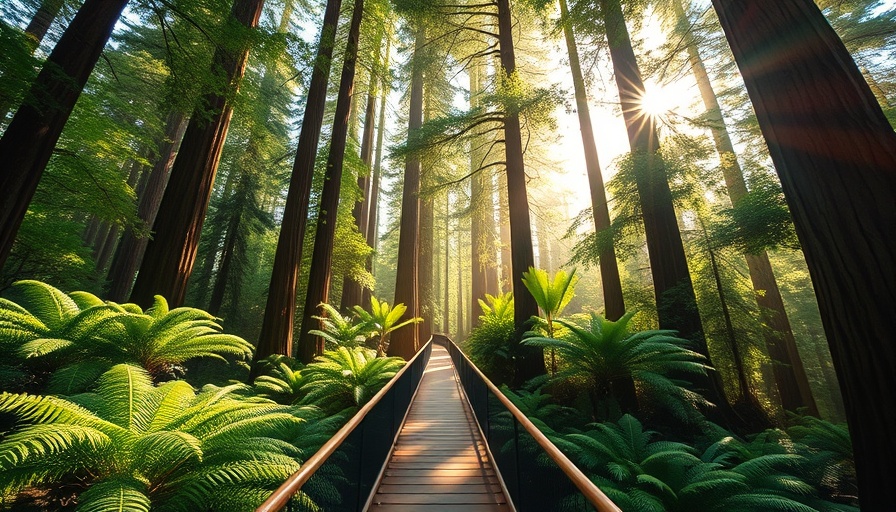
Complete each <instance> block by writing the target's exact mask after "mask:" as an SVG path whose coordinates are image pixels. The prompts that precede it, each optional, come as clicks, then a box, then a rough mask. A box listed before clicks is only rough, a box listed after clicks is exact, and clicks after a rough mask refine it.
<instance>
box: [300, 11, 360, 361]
mask: <svg viewBox="0 0 896 512" xmlns="http://www.w3.org/2000/svg"><path fill="white" fill-rule="evenodd" d="M363 15H364V0H355V5H354V7H353V9H352V20H351V24H350V25H349V29H348V42H347V43H346V47H345V54H344V57H343V62H342V76H341V77H340V80H339V94H338V95H337V99H336V115H335V118H334V120H333V132H332V136H331V138H330V153H329V155H328V156H327V166H326V168H325V170H324V186H323V191H322V192H321V196H320V208H319V210H318V214H317V229H316V230H315V233H314V252H313V253H312V256H311V270H310V271H309V273H308V292H307V295H306V298H305V307H304V308H303V310H302V330H301V342H300V344H299V349H298V356H299V359H301V360H302V362H304V363H306V364H307V363H310V362H311V361H313V360H314V357H315V356H317V355H319V354H320V353H322V352H323V349H324V344H323V339H322V338H320V337H319V336H315V335H313V334H310V333H309V332H308V331H310V330H313V329H317V328H319V322H318V320H317V319H315V318H313V317H314V316H316V315H317V314H318V313H320V311H319V310H318V305H319V304H321V303H324V302H329V300H330V279H331V276H332V270H333V269H332V263H333V244H334V242H335V240H336V218H337V212H338V210H339V192H340V190H341V188H342V187H341V184H342V169H343V167H344V165H343V164H344V160H345V147H346V138H347V137H348V127H349V126H348V125H349V110H351V103H352V92H353V91H354V87H355V67H356V66H355V65H356V62H357V57H358V37H359V34H360V31H361V20H362V18H363Z"/></svg>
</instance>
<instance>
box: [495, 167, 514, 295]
mask: <svg viewBox="0 0 896 512" xmlns="http://www.w3.org/2000/svg"><path fill="white" fill-rule="evenodd" d="M508 204H509V201H508V200H507V173H502V174H500V175H499V176H498V219H499V221H500V224H501V225H500V228H499V236H500V237H501V292H502V293H513V288H514V282H513V278H512V277H511V269H510V264H511V261H510V218H509V217H510V215H509V214H508V212H507V210H508V209H509V207H508Z"/></svg>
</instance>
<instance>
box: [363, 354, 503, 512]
mask: <svg viewBox="0 0 896 512" xmlns="http://www.w3.org/2000/svg"><path fill="white" fill-rule="evenodd" d="M368 510H370V511H371V512H373V511H377V512H416V511H420V512H455V511H456V512H461V511H462V512H510V511H511V510H513V509H512V507H511V506H510V505H508V504H507V498H506V497H505V496H504V493H503V491H502V489H501V484H500V483H499V481H498V476H497V474H496V473H495V470H494V468H493V467H492V465H491V462H490V461H489V459H488V454H487V452H486V450H485V445H484V444H483V440H482V437H481V436H480V435H479V430H478V429H477V427H476V424H475V420H474V419H473V415H472V413H471V412H470V407H469V405H468V404H467V402H466V401H465V400H464V399H462V395H461V393H460V389H459V388H458V383H457V378H456V376H455V373H454V366H453V365H452V363H451V357H450V356H449V355H448V351H447V350H445V348H444V347H442V346H441V345H433V348H432V356H431V357H430V360H429V364H428V365H427V367H426V371H425V373H424V375H423V380H422V381H421V382H420V389H419V391H418V392H417V397H416V398H415V400H414V402H413V403H412V404H411V409H410V412H409V413H408V418H407V421H406V422H405V424H404V427H403V428H402V429H401V432H400V433H399V435H398V441H397V442H396V444H395V448H394V451H393V452H392V456H391V458H390V459H389V462H388V463H387V466H386V471H385V473H384V476H383V479H382V481H381V482H380V484H379V487H378V488H377V490H376V493H375V494H374V496H373V499H372V500H371V505H370V508H369V509H368Z"/></svg>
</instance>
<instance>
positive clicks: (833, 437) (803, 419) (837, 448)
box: [787, 416, 858, 502]
mask: <svg viewBox="0 0 896 512" xmlns="http://www.w3.org/2000/svg"><path fill="white" fill-rule="evenodd" d="M794 420H795V421H796V423H795V424H794V425H793V426H791V427H789V428H788V429H787V433H788V434H789V435H790V437H791V438H792V439H793V440H794V441H798V442H799V443H800V445H799V446H798V447H797V451H798V452H799V453H800V454H802V455H803V456H804V457H806V459H807V460H808V461H809V463H808V468H809V471H808V474H809V477H810V479H811V482H812V483H813V484H815V485H816V487H817V488H818V489H819V490H820V491H821V492H823V493H824V494H825V495H826V496H828V497H830V498H831V499H833V500H836V501H841V502H850V501H855V497H856V496H857V495H858V486H857V484H856V464H855V459H854V458H853V453H852V441H851V440H850V437H849V430H848V429H847V428H846V425H842V424H840V425H838V424H835V423H831V422H829V421H825V420H823V419H820V418H816V417H814V416H797V417H795V418H794Z"/></svg>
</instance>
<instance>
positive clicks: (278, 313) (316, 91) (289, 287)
mask: <svg viewBox="0 0 896 512" xmlns="http://www.w3.org/2000/svg"><path fill="white" fill-rule="evenodd" d="M341 4H342V1H341V0H328V1H327V7H326V11H325V12H324V19H323V25H322V28H321V34H320V41H319V42H318V47H317V59H316V61H315V65H314V73H313V74H312V75H311V84H310V85H309V88H308V99H307V101H306V103H305V115H304V117H303V118H302V132H301V133H300V135H299V145H298V149H297V150H296V158H295V162H294V163H293V168H292V178H291V179H290V182H289V191H288V192H287V195H286V206H285V208H284V210H283V223H282V224H281V226H280V237H279V238H278V240H277V251H276V252H275V254H274V268H273V271H272V273H271V284H270V287H269V289H268V300H267V304H266V306H265V310H264V320H263V322H262V325H261V334H260V335H259V337H258V350H256V351H255V360H256V361H258V360H260V359H264V358H265V357H267V356H269V355H271V354H283V355H292V337H293V322H294V317H295V313H296V286H297V285H298V281H299V265H300V264H301V262H302V242H303V240H304V239H305V227H306V217H307V214H308V200H309V198H310V195H311V179H312V177H313V176H314V159H315V157H316V156H317V144H318V142H319V141H320V129H321V125H322V124H323V117H324V109H325V108H326V100H327V82H328V81H329V77H330V61H331V59H332V57H333V46H334V44H335V37H336V24H337V23H338V22H339V8H340V6H341ZM256 370H257V365H253V374H252V375H250V378H254V375H255V373H254V372H255V371H256Z"/></svg>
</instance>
